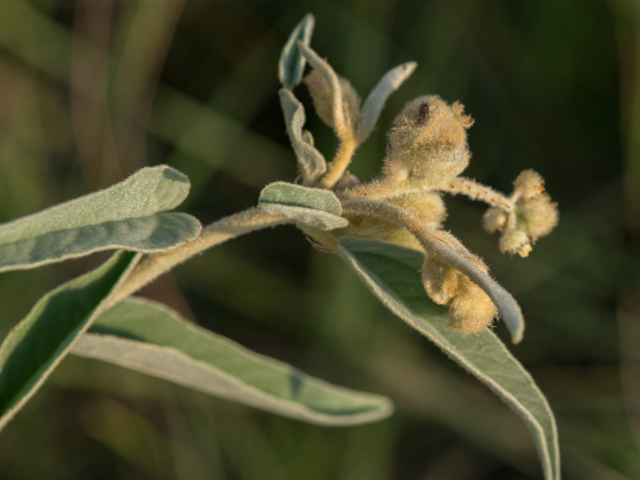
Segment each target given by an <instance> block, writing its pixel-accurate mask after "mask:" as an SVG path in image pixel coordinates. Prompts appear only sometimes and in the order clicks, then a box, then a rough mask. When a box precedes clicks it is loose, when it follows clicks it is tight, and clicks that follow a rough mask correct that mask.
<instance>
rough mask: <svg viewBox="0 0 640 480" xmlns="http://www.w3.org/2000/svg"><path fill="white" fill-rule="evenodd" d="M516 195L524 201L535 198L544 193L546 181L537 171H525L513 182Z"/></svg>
mask: <svg viewBox="0 0 640 480" xmlns="http://www.w3.org/2000/svg"><path fill="white" fill-rule="evenodd" d="M513 186H514V187H515V188H514V191H515V193H516V195H519V196H521V197H522V198H524V199H528V198H533V197H536V196H538V195H540V194H541V193H542V192H544V179H543V178H542V176H541V175H540V174H539V173H538V172H536V171H535V170H523V171H522V172H520V175H518V177H517V178H516V179H515V181H514V182H513Z"/></svg>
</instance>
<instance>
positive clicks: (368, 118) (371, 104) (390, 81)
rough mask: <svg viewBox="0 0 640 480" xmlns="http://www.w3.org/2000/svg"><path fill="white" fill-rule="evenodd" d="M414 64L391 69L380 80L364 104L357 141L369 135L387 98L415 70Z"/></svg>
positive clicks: (415, 64)
mask: <svg viewBox="0 0 640 480" xmlns="http://www.w3.org/2000/svg"><path fill="white" fill-rule="evenodd" d="M417 66H418V64H417V63H416V62H408V63H403V64H402V65H398V66H397V67H395V68H393V69H391V70H390V71H389V72H387V73H386V74H385V76H384V77H382V78H381V79H380V81H379V82H378V84H377V85H376V86H375V88H374V89H373V90H372V91H371V93H370V94H369V96H368V97H367V99H366V100H365V102H364V105H363V107H362V110H361V112H360V117H359V124H358V140H359V142H360V143H362V142H363V141H364V140H366V138H367V137H368V136H369V135H370V134H371V132H372V131H373V128H374V127H375V126H376V123H377V122H378V117H380V112H381V111H382V109H383V108H384V104H385V103H386V102H387V98H389V95H391V94H392V93H393V92H395V91H396V90H397V89H398V88H399V87H400V85H402V84H403V83H404V81H405V80H406V79H407V78H409V76H410V75H411V74H412V73H413V71H414V70H415V69H416V67H417Z"/></svg>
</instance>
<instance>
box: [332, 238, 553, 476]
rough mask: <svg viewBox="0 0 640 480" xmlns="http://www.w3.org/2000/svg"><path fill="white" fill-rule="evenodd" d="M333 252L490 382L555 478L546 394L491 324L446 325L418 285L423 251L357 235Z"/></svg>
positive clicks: (400, 312)
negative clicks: (468, 331)
mask: <svg viewBox="0 0 640 480" xmlns="http://www.w3.org/2000/svg"><path fill="white" fill-rule="evenodd" d="M339 254H340V256H341V257H342V258H343V260H345V262H346V263H347V264H348V265H349V266H350V267H351V268H352V269H353V270H354V272H355V273H356V274H357V275H358V276H359V277H360V279H361V280H362V281H363V282H364V283H365V285H366V286H367V287H368V288H369V290H371V292H372V293H373V294H374V295H375V296H376V297H377V298H378V299H379V300H380V301H382V303H383V304H384V305H385V306H386V307H387V308H389V309H390V310H391V311H392V312H393V313H394V314H395V315H397V316H398V317H400V318H402V319H403V320H404V321H405V322H407V323H408V324H409V325H411V326H412V327H413V328H415V329H416V330H418V331H419V332H420V333H422V334H423V335H425V336H426V337H427V338H429V340H431V341H432V342H433V343H435V344H436V345H437V346H438V347H439V348H441V349H442V350H443V351H444V352H445V353H446V354H447V355H448V356H449V357H451V359H452V360H454V361H455V362H457V363H458V364H460V365H461V366H462V367H463V368H464V369H466V370H467V371H468V372H470V373H471V374H472V375H474V376H475V377H476V378H478V379H479V380H480V381H481V382H483V383H484V384H485V385H487V386H488V387H489V388H491V389H492V390H493V391H494V392H495V393H496V394H497V395H498V396H499V397H500V398H501V399H502V400H503V401H504V402H505V403H507V404H508V405H509V406H510V407H511V408H512V409H513V410H514V411H515V412H516V413H517V414H518V415H520V417H522V419H523V420H524V421H525V423H526V424H527V426H528V428H529V430H530V431H531V434H532V436H533V438H534V440H535V443H536V447H537V450H538V454H539V456H540V459H541V463H542V468H543V471H544V475H545V479H547V480H559V479H560V454H559V448H558V437H557V429H556V423H555V418H554V416H553V412H552V411H551V408H550V407H549V404H548V402H547V400H546V398H545V397H544V395H543V394H542V392H541V391H540V390H539V389H538V387H537V385H536V384H535V382H534V381H533V379H532V378H531V376H530V375H529V373H528V372H527V371H526V370H525V369H524V368H523V367H522V365H521V364H520V363H519V362H518V361H517V360H516V359H515V358H514V357H513V356H512V355H511V353H510V352H509V351H508V350H507V348H506V347H505V345H504V344H503V343H502V342H501V341H500V339H498V337H496V335H495V334H494V333H493V332H492V331H491V330H489V329H485V330H483V331H482V332H480V333H479V334H477V335H464V334H462V333H459V332H456V331H453V330H450V329H448V328H446V325H447V323H448V319H447V317H446V309H444V308H443V307H440V306H438V305H435V304H434V303H433V302H432V301H431V300H430V299H429V297H428V296H427V294H426V293H425V291H424V287H423V285H422V281H421V277H420V271H421V267H422V264H423V262H424V254H423V253H422V252H420V251H418V250H414V249H411V248H407V247H403V246H400V245H397V244H392V243H388V242H380V241H375V240H359V239H342V240H341V241H340V246H339Z"/></svg>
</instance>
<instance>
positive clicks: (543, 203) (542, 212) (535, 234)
mask: <svg viewBox="0 0 640 480" xmlns="http://www.w3.org/2000/svg"><path fill="white" fill-rule="evenodd" d="M516 208H517V211H518V213H519V214H520V215H521V216H522V219H523V220H524V224H525V228H526V231H527V233H528V234H529V236H530V237H531V242H532V243H535V242H536V240H537V239H538V238H540V237H543V236H545V235H547V234H549V233H550V232H551V230H553V228H554V227H555V226H556V225H557V224H558V205H557V204H556V203H555V202H552V201H551V197H550V196H549V195H548V194H546V193H543V194H541V195H537V196H535V197H531V198H529V199H526V200H524V201H522V203H520V202H518V203H517V204H516Z"/></svg>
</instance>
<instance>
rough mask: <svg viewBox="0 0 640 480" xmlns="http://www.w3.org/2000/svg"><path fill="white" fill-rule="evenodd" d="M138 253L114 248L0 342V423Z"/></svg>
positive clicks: (62, 352)
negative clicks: (99, 264)
mask: <svg viewBox="0 0 640 480" xmlns="http://www.w3.org/2000/svg"><path fill="white" fill-rule="evenodd" d="M140 255H141V254H135V253H132V252H122V251H121V252H117V253H115V254H114V255H113V256H112V257H111V258H110V259H109V260H108V261H107V262H105V263H104V264H103V265H101V266H100V267H98V268H97V269H95V270H93V271H91V272H89V273H87V274H85V275H82V276H81V277H78V278H76V279H73V280H71V281H69V282H67V283H65V284H63V285H61V286H59V287H58V288H56V289H55V290H53V291H51V292H49V293H48V294H46V295H45V296H44V297H42V298H41V299H40V300H39V301H38V302H37V303H36V304H35V305H34V307H33V308H32V309H31V312H29V314H28V315H27V316H26V317H25V318H24V319H23V320H22V321H21V322H20V323H19V324H18V325H17V326H16V327H14V328H13V329H12V330H11V332H10V333H9V335H7V337H6V338H5V339H4V341H3V343H2V345H0V429H2V428H4V426H5V425H6V424H7V423H8V422H9V420H11V418H13V416H14V415H15V414H16V412H17V411H18V410H20V408H22V406H23V405H24V404H25V403H26V402H27V401H28V400H29V398H31V397H32V396H33V395H34V394H35V392H36V391H37V389H38V388H40V386H41V385H42V383H43V382H44V381H45V379H46V378H47V377H48V376H49V374H50V373H51V371H52V370H53V369H54V368H55V366H56V365H57V364H58V363H60V361H61V360H62V358H63V357H64V356H65V355H66V353H67V352H68V351H69V349H70V348H71V346H72V345H73V343H74V341H75V340H76V339H77V338H78V337H79V336H80V335H81V334H82V333H83V332H84V331H85V330H86V329H87V328H88V327H89V325H90V324H91V321H92V320H93V319H94V318H95V317H96V315H97V314H98V313H99V312H100V309H101V308H103V305H104V304H105V303H106V302H107V301H108V299H109V296H110V294H111V292H113V291H114V289H115V288H116V286H117V285H118V284H119V283H120V282H121V281H122V279H123V278H124V277H126V275H127V274H128V272H129V271H130V269H131V268H133V266H135V264H136V263H137V261H138V259H139V257H140Z"/></svg>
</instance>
